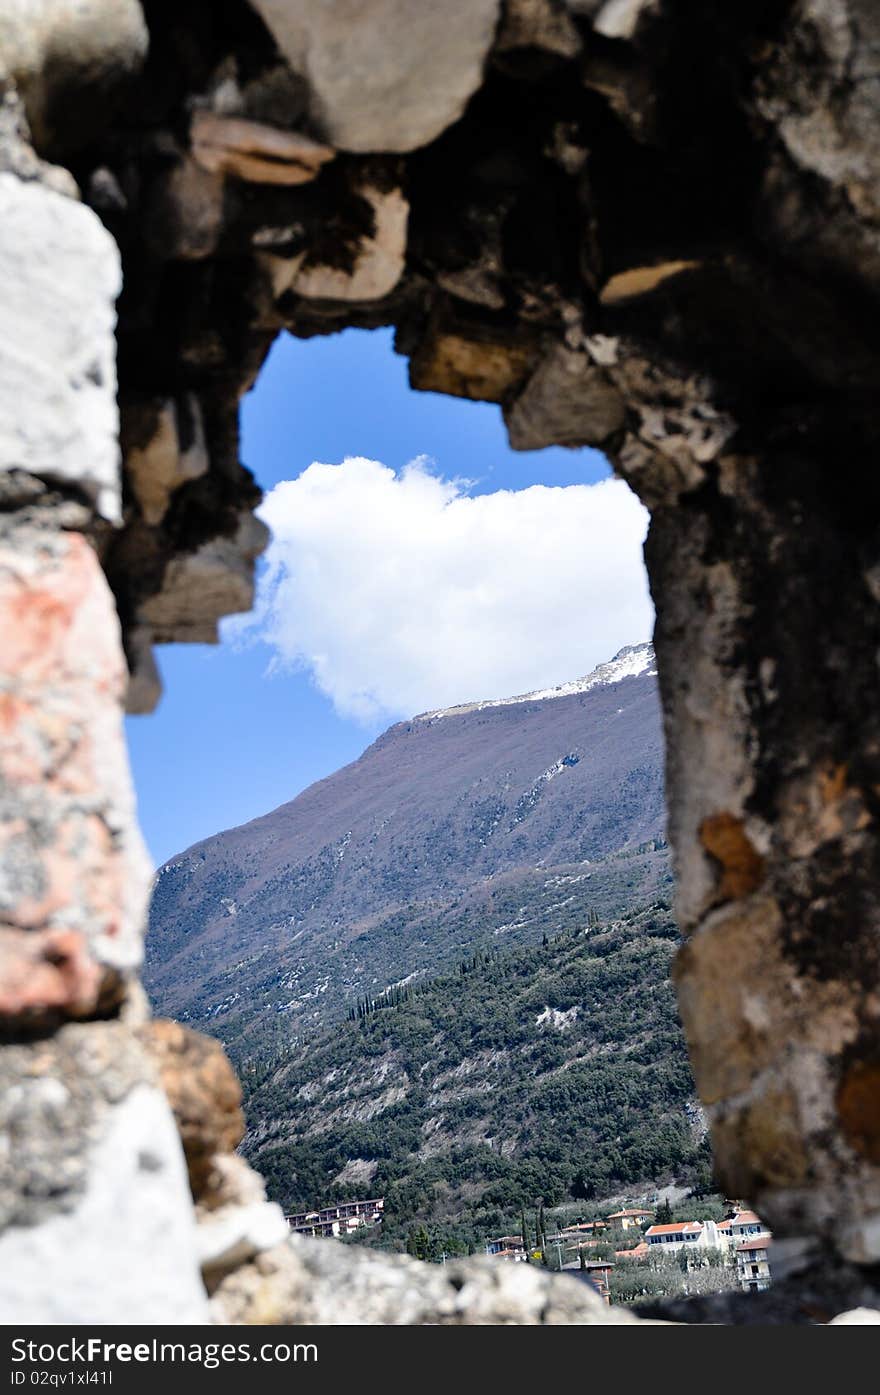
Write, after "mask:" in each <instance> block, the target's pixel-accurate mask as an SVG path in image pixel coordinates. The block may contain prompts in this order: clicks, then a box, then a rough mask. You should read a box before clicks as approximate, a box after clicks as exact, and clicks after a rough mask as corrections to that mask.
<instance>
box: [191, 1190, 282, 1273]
mask: <svg viewBox="0 0 880 1395" xmlns="http://www.w3.org/2000/svg"><path fill="white" fill-rule="evenodd" d="M289 1233H290V1232H289V1229H288V1225H287V1221H286V1220H285V1219H284V1212H283V1211H282V1210H281V1207H280V1206H277V1205H276V1204H275V1203H274V1202H272V1201H254V1202H250V1203H249V1204H247V1205H244V1206H236V1205H233V1206H224V1207H222V1208H221V1209H220V1210H218V1211H211V1212H206V1213H204V1214H203V1215H202V1216H201V1217H200V1218H199V1225H198V1228H197V1230H196V1242H197V1247H198V1256H199V1262H200V1264H201V1266H202V1273H203V1274H218V1273H221V1272H223V1271H226V1270H229V1269H236V1268H238V1266H239V1265H241V1264H246V1263H247V1261H248V1260H251V1259H253V1258H254V1257H255V1256H256V1255H259V1254H262V1253H263V1251H264V1250H271V1249H273V1248H274V1247H275V1246H276V1245H281V1244H284V1243H285V1242H286V1241H287V1238H288V1235H289Z"/></svg>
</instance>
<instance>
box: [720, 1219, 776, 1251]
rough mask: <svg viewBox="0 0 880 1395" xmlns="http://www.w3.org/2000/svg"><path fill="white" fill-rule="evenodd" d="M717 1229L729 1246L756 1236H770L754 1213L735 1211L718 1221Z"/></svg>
mask: <svg viewBox="0 0 880 1395" xmlns="http://www.w3.org/2000/svg"><path fill="white" fill-rule="evenodd" d="M718 1229H719V1230H720V1231H721V1232H722V1233H723V1234H725V1235H726V1236H727V1237H728V1239H729V1240H730V1242H731V1244H739V1242H740V1241H741V1240H751V1239H752V1238H753V1237H754V1236H756V1235H767V1236H769V1234H770V1231H769V1230H768V1229H767V1227H766V1226H765V1224H764V1222H763V1221H762V1220H761V1218H760V1216H757V1215H756V1214H755V1212H754V1211H737V1212H736V1213H735V1215H733V1216H728V1218H727V1219H726V1220H724V1221H720V1222H719V1224H718Z"/></svg>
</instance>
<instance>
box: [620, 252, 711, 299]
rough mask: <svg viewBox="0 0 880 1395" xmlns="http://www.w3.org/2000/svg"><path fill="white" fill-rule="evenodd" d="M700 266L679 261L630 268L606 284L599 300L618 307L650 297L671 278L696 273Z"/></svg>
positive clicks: (692, 262)
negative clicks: (641, 296)
mask: <svg viewBox="0 0 880 1395" xmlns="http://www.w3.org/2000/svg"><path fill="white" fill-rule="evenodd" d="M699 265H700V263H699V262H695V261H681V260H679V261H671V262H660V263H658V264H657V265H655V266H634V267H629V268H628V269H627V270H626V271H619V272H618V273H617V275H616V276H612V277H611V278H610V279H609V280H608V281H606V282H605V285H604V286H603V287H602V289H601V291H600V292H599V300H600V301H601V303H602V304H603V305H617V304H619V303H620V302H621V301H625V300H631V299H632V298H633V297H634V296H639V295H648V294H649V293H650V292H651V291H653V290H656V288H657V287H658V286H660V285H662V284H663V282H664V281H668V280H669V278H670V277H672V276H680V275H681V273H682V272H683V271H696V270H697V268H698V267H699Z"/></svg>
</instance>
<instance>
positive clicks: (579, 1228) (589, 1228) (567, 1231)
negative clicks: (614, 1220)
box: [559, 1221, 608, 1240]
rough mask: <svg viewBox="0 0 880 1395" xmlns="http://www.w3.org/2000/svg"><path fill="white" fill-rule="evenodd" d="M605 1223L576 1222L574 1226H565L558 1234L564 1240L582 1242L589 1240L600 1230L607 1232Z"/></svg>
mask: <svg viewBox="0 0 880 1395" xmlns="http://www.w3.org/2000/svg"><path fill="white" fill-rule="evenodd" d="M607 1229H608V1226H607V1224H606V1223H605V1221H578V1222H577V1223H576V1224H575V1225H567V1226H566V1227H565V1228H564V1230H561V1231H560V1232H559V1234H560V1235H561V1236H562V1238H563V1239H564V1240H584V1239H590V1238H591V1237H594V1236H596V1235H598V1234H599V1232H600V1231H602V1230H607Z"/></svg>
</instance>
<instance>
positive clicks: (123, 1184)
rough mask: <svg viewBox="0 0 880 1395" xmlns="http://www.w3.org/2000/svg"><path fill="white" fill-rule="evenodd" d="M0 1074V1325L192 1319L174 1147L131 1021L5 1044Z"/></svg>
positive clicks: (184, 1205) (195, 1307) (184, 1196)
mask: <svg viewBox="0 0 880 1395" xmlns="http://www.w3.org/2000/svg"><path fill="white" fill-rule="evenodd" d="M0 1080H2V1090H0V1099H2V1106H0V1127H2V1133H3V1137H4V1140H5V1144H6V1146H5V1148H4V1150H3V1153H2V1162H0V1312H2V1314H3V1320H4V1322H8V1323H82V1322H92V1323H119V1322H131V1321H132V1315H133V1314H135V1313H136V1314H137V1317H138V1321H142V1322H184V1323H185V1322H201V1321H204V1320H205V1318H206V1308H205V1295H204V1290H203V1288H202V1285H201V1282H200V1278H199V1272H198V1267H197V1263H196V1260H195V1224H194V1218H193V1214H192V1208H191V1205H190V1204H189V1196H188V1189H187V1185H186V1173H185V1170H184V1166H183V1160H182V1157H181V1151H180V1142H179V1138H178V1135H177V1131H176V1129H175V1126H174V1121H173V1119H172V1116H171V1111H170V1109H169V1107H168V1101H167V1099H166V1097H165V1094H164V1092H163V1091H162V1090H161V1089H160V1088H158V1085H157V1083H156V1080H155V1077H154V1075H153V1073H152V1070H151V1068H150V1064H149V1061H148V1060H147V1058H146V1056H145V1055H144V1053H143V1051H142V1049H141V1048H140V1046H139V1045H138V1043H137V1041H136V1040H135V1038H134V1035H133V1033H132V1031H131V1029H130V1028H129V1027H128V1026H127V1025H126V1024H125V1023H123V1022H91V1023H88V1024H86V1023H70V1024H68V1025H67V1026H65V1027H63V1028H62V1029H61V1030H60V1031H59V1032H58V1033H57V1034H56V1035H55V1036H54V1037H50V1038H47V1039H45V1040H41V1041H36V1042H32V1043H21V1044H18V1045H14V1046H13V1045H8V1046H5V1047H4V1049H3V1051H2V1053H0ZM138 1255H139V1256H142V1257H143V1263H138V1264H135V1263H133V1256H138ZM147 1256H149V1262H147V1259H146V1257H147Z"/></svg>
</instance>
